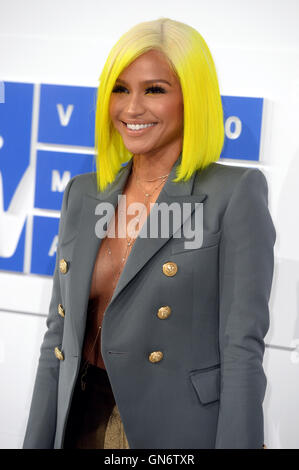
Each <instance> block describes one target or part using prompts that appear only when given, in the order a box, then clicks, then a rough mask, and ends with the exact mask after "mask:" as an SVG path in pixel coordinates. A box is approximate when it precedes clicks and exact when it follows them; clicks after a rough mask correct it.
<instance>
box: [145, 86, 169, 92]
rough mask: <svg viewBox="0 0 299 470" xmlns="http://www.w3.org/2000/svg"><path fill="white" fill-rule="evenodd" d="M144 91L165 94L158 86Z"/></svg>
mask: <svg viewBox="0 0 299 470" xmlns="http://www.w3.org/2000/svg"><path fill="white" fill-rule="evenodd" d="M146 91H149V92H150V93H165V90H164V88H162V87H160V86H151V87H150V88H147V89H146Z"/></svg>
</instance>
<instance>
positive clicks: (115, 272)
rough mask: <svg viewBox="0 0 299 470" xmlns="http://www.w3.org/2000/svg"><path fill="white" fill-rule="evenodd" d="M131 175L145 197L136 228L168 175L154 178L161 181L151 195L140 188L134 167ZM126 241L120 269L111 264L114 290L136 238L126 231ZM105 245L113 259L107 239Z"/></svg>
mask: <svg viewBox="0 0 299 470" xmlns="http://www.w3.org/2000/svg"><path fill="white" fill-rule="evenodd" d="M132 174H133V175H134V176H135V179H136V182H137V184H138V185H139V187H140V188H141V190H142V192H143V194H144V197H145V199H144V203H145V205H144V208H143V210H142V211H141V214H140V215H139V218H138V219H137V224H136V226H137V225H138V224H139V221H140V219H141V216H142V215H143V212H144V209H146V210H147V209H148V203H149V202H150V197H151V196H152V195H153V194H154V193H155V191H156V190H157V189H158V188H159V187H160V186H161V185H162V184H163V183H164V182H165V180H166V178H167V176H168V175H169V173H167V175H163V176H159V177H158V178H156V179H161V181H160V182H159V184H158V185H157V186H155V188H154V189H153V190H152V192H151V193H146V192H145V191H144V190H143V188H142V186H141V184H140V179H139V177H138V175H137V174H136V170H135V168H134V167H133V168H132ZM126 241H127V243H126V249H125V253H124V255H123V256H122V259H121V267H120V269H118V270H117V269H115V265H114V262H112V264H113V277H114V282H113V287H114V288H115V286H116V284H117V282H118V279H119V276H120V274H121V272H122V269H123V264H124V263H125V261H126V259H127V257H128V253H129V251H130V250H131V249H132V246H133V245H134V243H135V241H136V237H135V238H134V237H128V236H127V230H126ZM107 244H108V246H107V251H108V255H109V256H110V257H111V258H112V259H113V257H112V250H111V246H110V243H109V237H107Z"/></svg>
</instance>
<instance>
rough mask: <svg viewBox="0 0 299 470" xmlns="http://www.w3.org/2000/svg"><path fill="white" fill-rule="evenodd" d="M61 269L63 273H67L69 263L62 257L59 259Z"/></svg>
mask: <svg viewBox="0 0 299 470" xmlns="http://www.w3.org/2000/svg"><path fill="white" fill-rule="evenodd" d="M59 269H60V272H61V273H62V274H65V273H67V272H68V263H67V261H66V260H65V259H61V260H60V261H59Z"/></svg>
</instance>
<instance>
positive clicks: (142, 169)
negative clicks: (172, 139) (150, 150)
mask: <svg viewBox="0 0 299 470" xmlns="http://www.w3.org/2000/svg"><path fill="white" fill-rule="evenodd" d="M179 155H180V151H179V152H178V153H177V152H176V153H172V154H171V155H169V154H164V155H146V154H144V155H142V154H134V156H133V167H134V169H135V171H136V174H137V175H138V177H139V178H140V179H141V180H148V179H154V178H158V177H160V176H163V175H166V174H169V173H170V172H171V169H172V167H173V165H174V164H175V162H176V161H177V159H178V157H179Z"/></svg>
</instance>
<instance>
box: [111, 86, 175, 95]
mask: <svg viewBox="0 0 299 470" xmlns="http://www.w3.org/2000/svg"><path fill="white" fill-rule="evenodd" d="M123 90H126V88H125V87H123V86H121V85H117V86H116V87H115V88H114V89H113V90H112V93H120V92H121V91H123ZM149 90H151V92H152V93H154V94H156V93H166V92H165V90H164V88H162V87H160V86H151V87H149V88H147V89H146V90H145V91H149Z"/></svg>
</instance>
